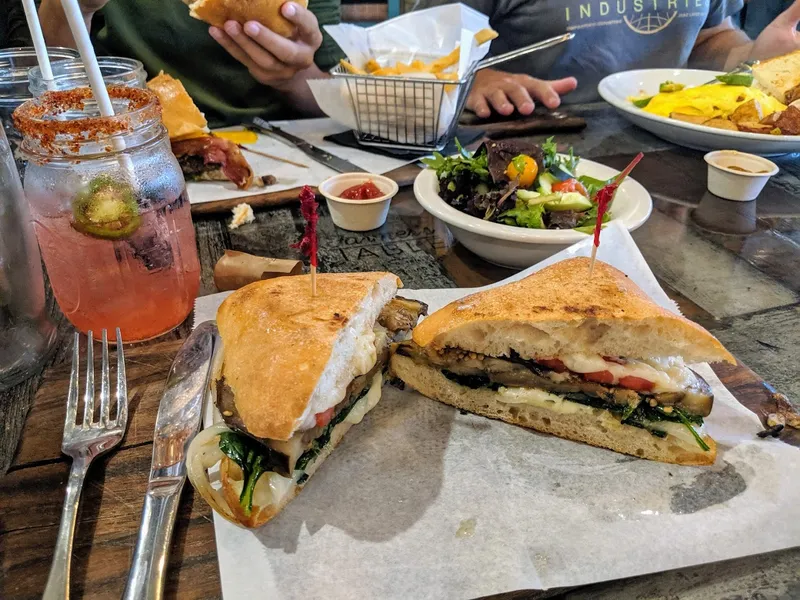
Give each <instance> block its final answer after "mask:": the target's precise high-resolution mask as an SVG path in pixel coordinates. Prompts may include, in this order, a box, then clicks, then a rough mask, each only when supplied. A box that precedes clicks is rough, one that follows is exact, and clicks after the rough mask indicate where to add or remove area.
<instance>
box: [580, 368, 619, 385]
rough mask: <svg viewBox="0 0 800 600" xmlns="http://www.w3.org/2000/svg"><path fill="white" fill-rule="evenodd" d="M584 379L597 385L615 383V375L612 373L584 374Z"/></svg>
mask: <svg viewBox="0 0 800 600" xmlns="http://www.w3.org/2000/svg"><path fill="white" fill-rule="evenodd" d="M583 378H584V379H586V380H587V381H594V382H597V383H606V384H611V383H614V375H613V374H612V373H611V371H595V372H594V373H584V374H583Z"/></svg>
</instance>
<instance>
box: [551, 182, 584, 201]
mask: <svg viewBox="0 0 800 600" xmlns="http://www.w3.org/2000/svg"><path fill="white" fill-rule="evenodd" d="M553 191H554V192H561V193H562V194H566V193H568V192H578V193H580V194H583V195H584V196H586V197H587V198H588V197H589V194H588V193H587V192H586V188H585V187H584V186H583V184H582V183H581V182H580V181H578V180H577V179H567V180H566V181H559V182H558V183H554V184H553Z"/></svg>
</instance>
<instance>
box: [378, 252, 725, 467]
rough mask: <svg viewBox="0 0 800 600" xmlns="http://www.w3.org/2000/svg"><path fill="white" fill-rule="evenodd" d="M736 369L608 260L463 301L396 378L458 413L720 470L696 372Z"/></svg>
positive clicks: (550, 270) (404, 357)
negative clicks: (705, 365)
mask: <svg viewBox="0 0 800 600" xmlns="http://www.w3.org/2000/svg"><path fill="white" fill-rule="evenodd" d="M716 361H726V362H731V363H733V362H735V359H734V358H733V356H731V354H730V353H729V352H728V351H727V350H725V348H724V347H723V346H722V344H720V342H719V341H717V340H716V339H715V338H714V337H713V336H712V335H711V334H710V333H708V332H707V331H706V330H705V329H703V328H702V327H700V326H699V325H697V324H695V323H692V322H691V321H689V320H687V319H685V318H683V317H681V316H678V315H675V314H673V313H671V312H669V311H667V310H665V309H663V308H661V307H660V306H658V305H656V304H655V303H653V302H652V301H651V300H650V299H649V298H648V297H647V296H646V295H645V293H644V292H642V290H640V289H639V288H638V287H637V286H636V285H635V284H634V283H633V282H632V281H630V279H628V277H627V276H626V275H625V274H624V273H622V272H620V271H618V270H617V269H615V268H613V267H611V266H609V265H607V264H605V263H602V262H600V261H598V262H597V263H596V264H595V267H594V272H593V275H592V277H591V278H589V259H587V258H574V259H569V260H565V261H562V262H559V263H556V264H555V265H552V266H550V267H547V268H545V269H542V270H541V271H539V272H538V273H535V274H533V275H531V276H529V277H527V278H525V279H523V280H521V281H518V282H515V283H511V284H508V285H505V286H502V287H498V288H493V289H490V290H487V291H483V292H479V293H476V294H473V295H471V296H467V297H465V298H462V299H461V300H458V301H456V302H453V303H451V304H449V305H447V306H445V307H444V308H442V309H441V310H439V311H437V312H435V313H434V314H432V315H431V316H430V317H428V318H426V319H425V320H424V321H423V322H422V323H421V324H420V325H419V326H417V327H416V329H415V330H414V332H413V339H411V340H409V341H406V342H403V343H401V344H400V345H399V346H398V348H397V351H396V353H395V354H394V355H393V356H392V359H391V368H390V371H391V373H392V374H393V375H394V376H397V377H399V378H400V379H401V380H402V381H403V382H405V384H407V385H408V386H410V387H412V388H414V389H416V390H417V391H419V392H421V393H422V394H424V395H426V396H428V397H430V398H433V399H436V400H439V401H441V402H444V403H445V404H450V405H452V406H455V407H456V408H459V409H462V410H466V411H469V412H472V413H476V414H479V415H483V416H485V417H490V418H494V419H501V420H503V421H506V422H508V423H512V424H515V425H521V426H523V427H529V428H531V429H536V430H538V431H542V432H545V433H551V434H553V435H556V436H559V437H562V438H566V439H569V440H576V441H580V442H585V443H587V444H592V445H594V446H600V447H603V448H609V449H611V450H615V451H617V452H622V453H625V454H631V455H633V456H638V457H641V458H647V459H650V460H658V461H664V462H670V463H678V464H684V465H709V464H712V463H713V462H714V460H715V457H716V445H715V443H714V440H712V439H711V438H710V437H709V436H708V435H707V434H706V433H705V431H704V426H703V419H704V418H705V417H707V416H708V415H709V413H710V412H711V407H712V403H713V395H712V393H711V389H710V387H709V385H708V384H707V383H706V381H705V380H703V378H702V377H700V376H699V375H698V374H697V373H695V372H694V371H692V370H691V369H690V368H689V367H688V366H687V363H694V362H716Z"/></svg>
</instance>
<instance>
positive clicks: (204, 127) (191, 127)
mask: <svg viewBox="0 0 800 600" xmlns="http://www.w3.org/2000/svg"><path fill="white" fill-rule="evenodd" d="M147 87H148V88H150V90H151V91H153V92H154V93H155V94H156V95H157V96H158V99H159V102H161V111H162V112H161V115H162V120H163V122H164V126H165V127H166V128H167V132H168V133H169V139H170V142H171V143H172V152H173V154H175V157H176V158H177V159H178V163H179V164H180V166H181V169H182V170H183V176H184V177H185V178H186V180H187V181H232V182H233V183H235V184H236V186H237V187H238V188H240V189H243V190H246V189H248V188H249V187H250V186H252V185H258V186H260V185H264V184H263V181H262V179H261V178H260V177H254V176H253V169H252V168H251V167H250V164H249V163H248V162H247V159H245V157H244V156H243V155H242V152H241V150H239V147H238V146H237V145H236V144H235V143H233V142H232V141H230V140H226V139H223V138H221V137H217V136H215V135H213V134H211V132H210V131H209V129H208V122H207V121H206V118H205V116H203V113H201V112H200V110H199V109H198V108H197V106H195V104H194V102H193V101H192V99H191V97H190V96H189V94H187V93H186V89H185V88H184V87H183V84H182V83H181V82H180V81H178V80H177V79H175V78H173V77H171V76H170V75H167V74H166V73H164V72H163V71H162V72H161V73H160V74H159V75H158V76H157V77H154V78H153V79H151V80H150V81H148V82H147Z"/></svg>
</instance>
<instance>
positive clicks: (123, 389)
mask: <svg viewBox="0 0 800 600" xmlns="http://www.w3.org/2000/svg"><path fill="white" fill-rule="evenodd" d="M127 424H128V380H127V378H126V377H125V355H124V353H123V352H122V333H121V332H120V330H119V327H117V418H116V425H117V427H122V429H123V430H124V429H125V428H126V427H127Z"/></svg>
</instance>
